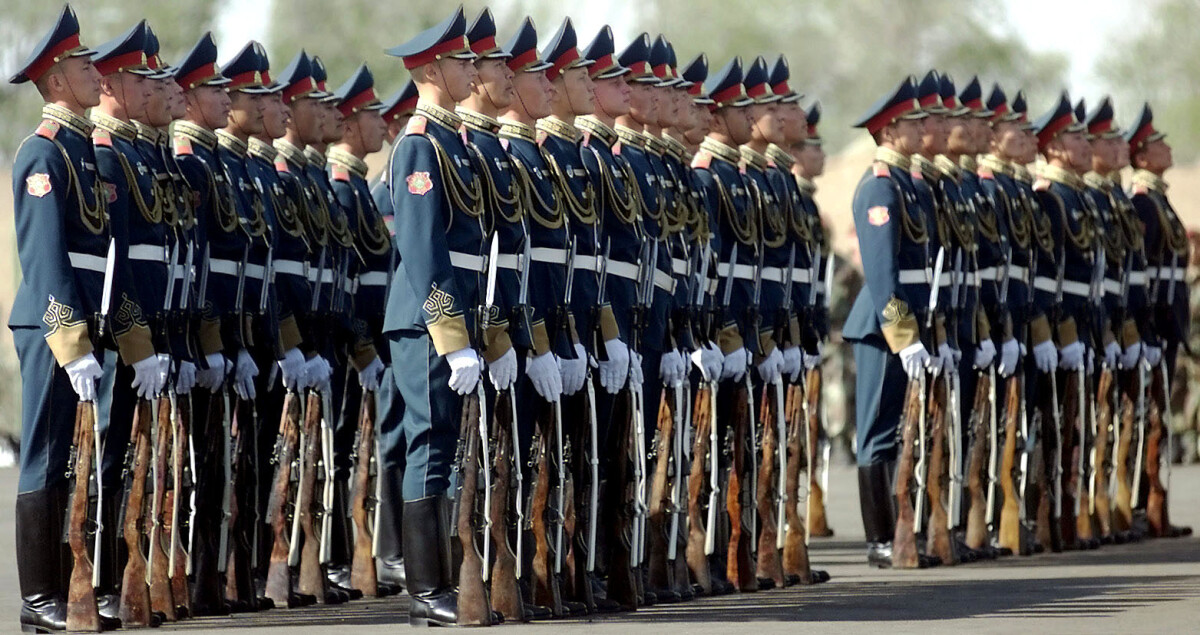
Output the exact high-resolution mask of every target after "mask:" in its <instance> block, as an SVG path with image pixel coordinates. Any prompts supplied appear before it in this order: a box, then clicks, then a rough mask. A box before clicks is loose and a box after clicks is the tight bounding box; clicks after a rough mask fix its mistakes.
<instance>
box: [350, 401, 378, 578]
mask: <svg viewBox="0 0 1200 635" xmlns="http://www.w3.org/2000/svg"><path fill="white" fill-rule="evenodd" d="M355 454H357V457H356V458H357V461H356V462H355V465H354V498H352V499H351V501H350V516H351V518H353V520H354V556H353V560H352V561H351V565H350V588H352V589H358V590H359V591H362V594H363V596H364V597H369V598H373V597H376V596H377V595H379V587H378V584H377V577H376V574H375V552H374V544H375V531H376V530H375V529H374V528H373V527H372V525H371V524H370V523H368V522H367V507H368V499H369V498H374V491H375V488H374V487H372V486H371V466H372V463H373V461H374V459H375V393H374V392H368V391H365V390H364V391H363V395H362V403H361V404H360V405H359V417H358V438H357V440H356V443H355ZM376 478H378V476H376ZM374 504H376V505H378V504H379V501H378V500H377V499H376V500H374Z"/></svg>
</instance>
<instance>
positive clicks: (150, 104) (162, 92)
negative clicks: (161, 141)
mask: <svg viewBox="0 0 1200 635" xmlns="http://www.w3.org/2000/svg"><path fill="white" fill-rule="evenodd" d="M174 83H175V82H173V81H171V80H169V79H168V80H152V81H151V82H150V99H149V100H148V101H147V102H146V117H145V119H144V121H143V122H142V123H145V124H147V125H150V126H154V127H155V128H159V127H162V126H165V125H168V124H170V123H171V96H170V93H169V91H168V89H167V84H174Z"/></svg>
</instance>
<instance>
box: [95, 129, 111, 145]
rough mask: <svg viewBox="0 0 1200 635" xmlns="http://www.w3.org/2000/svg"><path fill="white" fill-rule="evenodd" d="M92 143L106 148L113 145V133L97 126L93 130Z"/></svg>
mask: <svg viewBox="0 0 1200 635" xmlns="http://www.w3.org/2000/svg"><path fill="white" fill-rule="evenodd" d="M92 143H95V144H96V145H98V146H104V147H106V148H111V147H112V144H113V143H112V135H111V134H109V132H108V131H107V130H105V129H103V128H96V129H95V130H93V131H92Z"/></svg>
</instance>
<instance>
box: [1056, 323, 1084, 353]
mask: <svg viewBox="0 0 1200 635" xmlns="http://www.w3.org/2000/svg"><path fill="white" fill-rule="evenodd" d="M1057 333H1058V346H1059V348H1061V347H1063V346H1070V345H1071V344H1074V343H1075V342H1078V341H1079V329H1078V328H1077V327H1076V326H1075V318H1073V317H1069V318H1067V319H1065V320H1062V321H1060V322H1059V323H1058V329H1057Z"/></svg>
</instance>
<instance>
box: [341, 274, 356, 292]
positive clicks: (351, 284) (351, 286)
mask: <svg viewBox="0 0 1200 635" xmlns="http://www.w3.org/2000/svg"><path fill="white" fill-rule="evenodd" d="M342 291H345V292H346V293H348V294H353V293H354V292H355V291H358V278H355V279H353V280H351V279H350V278H344V279H342Z"/></svg>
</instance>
